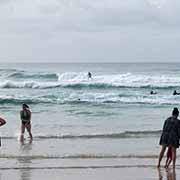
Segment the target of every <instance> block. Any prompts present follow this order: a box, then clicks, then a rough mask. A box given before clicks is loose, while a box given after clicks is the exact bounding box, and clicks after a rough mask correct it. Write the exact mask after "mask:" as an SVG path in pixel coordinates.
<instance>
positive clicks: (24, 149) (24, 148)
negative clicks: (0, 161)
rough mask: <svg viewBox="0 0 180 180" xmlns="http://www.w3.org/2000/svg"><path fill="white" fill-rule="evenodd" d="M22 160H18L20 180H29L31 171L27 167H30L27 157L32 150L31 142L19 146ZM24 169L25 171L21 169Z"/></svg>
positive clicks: (29, 159) (30, 162) (29, 160)
mask: <svg viewBox="0 0 180 180" xmlns="http://www.w3.org/2000/svg"><path fill="white" fill-rule="evenodd" d="M20 150H21V154H22V155H23V157H22V158H19V159H18V162H19V165H20V166H21V167H22V169H20V172H19V173H20V180H31V169H29V168H28V167H30V166H31V164H32V161H31V158H29V157H28V154H29V152H31V150H32V141H29V142H27V143H22V144H21V146H20ZM23 168H25V169H23Z"/></svg>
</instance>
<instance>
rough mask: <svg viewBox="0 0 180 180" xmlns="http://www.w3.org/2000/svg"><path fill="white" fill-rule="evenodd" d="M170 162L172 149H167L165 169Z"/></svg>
mask: <svg viewBox="0 0 180 180" xmlns="http://www.w3.org/2000/svg"><path fill="white" fill-rule="evenodd" d="M171 161H172V148H171V147H168V150H167V158H166V164H165V166H164V167H165V168H168V167H169V165H170V164H171Z"/></svg>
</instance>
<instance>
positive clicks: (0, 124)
mask: <svg viewBox="0 0 180 180" xmlns="http://www.w3.org/2000/svg"><path fill="white" fill-rule="evenodd" d="M4 124H6V121H5V120H4V119H3V118H1V117H0V126H3V125H4ZM0 146H1V138H0Z"/></svg>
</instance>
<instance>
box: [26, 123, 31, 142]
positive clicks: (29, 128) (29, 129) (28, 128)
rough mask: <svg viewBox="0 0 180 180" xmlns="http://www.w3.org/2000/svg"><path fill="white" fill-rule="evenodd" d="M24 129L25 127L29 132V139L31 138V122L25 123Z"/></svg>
mask: <svg viewBox="0 0 180 180" xmlns="http://www.w3.org/2000/svg"><path fill="white" fill-rule="evenodd" d="M26 129H27V131H28V133H29V137H30V139H31V140H32V139H33V137H32V133H31V124H30V123H28V124H26Z"/></svg>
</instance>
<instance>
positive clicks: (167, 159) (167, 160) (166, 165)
mask: <svg viewBox="0 0 180 180" xmlns="http://www.w3.org/2000/svg"><path fill="white" fill-rule="evenodd" d="M168 162H169V158H168V157H167V158H166V163H165V166H164V168H167V167H168Z"/></svg>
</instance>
